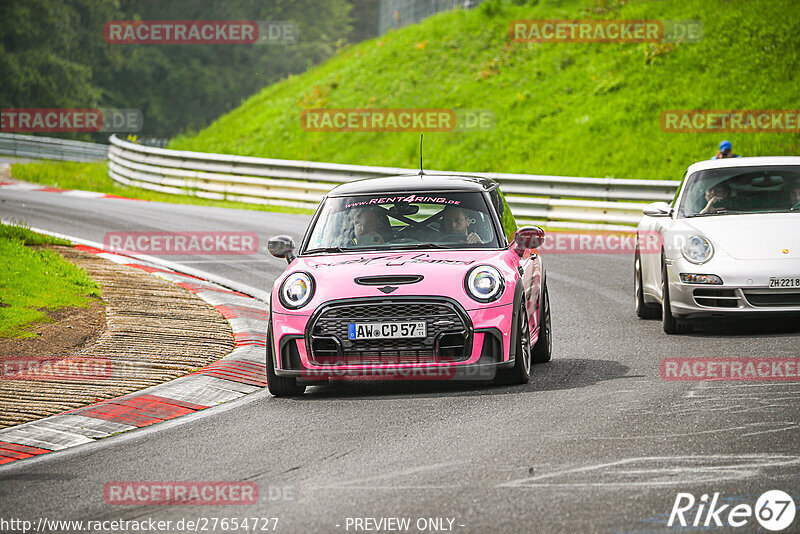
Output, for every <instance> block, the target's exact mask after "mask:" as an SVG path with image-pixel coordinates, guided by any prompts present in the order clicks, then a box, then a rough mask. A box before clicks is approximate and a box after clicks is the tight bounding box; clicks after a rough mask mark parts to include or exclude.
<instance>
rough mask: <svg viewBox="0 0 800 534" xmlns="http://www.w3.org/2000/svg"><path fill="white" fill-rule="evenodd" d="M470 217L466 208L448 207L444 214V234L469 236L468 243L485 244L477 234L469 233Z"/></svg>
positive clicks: (442, 230)
mask: <svg viewBox="0 0 800 534" xmlns="http://www.w3.org/2000/svg"><path fill="white" fill-rule="evenodd" d="M469 222H470V221H469V217H468V216H467V212H466V211H464V208H460V207H458V206H447V207H446V208H445V209H444V211H443V213H442V229H441V232H442V233H443V234H464V235H465V236H467V243H483V239H481V238H480V236H479V235H478V234H476V233H475V232H470V231H469Z"/></svg>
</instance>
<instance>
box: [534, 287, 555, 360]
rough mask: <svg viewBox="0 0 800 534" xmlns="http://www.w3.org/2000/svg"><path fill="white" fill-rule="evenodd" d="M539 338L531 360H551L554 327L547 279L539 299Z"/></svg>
mask: <svg viewBox="0 0 800 534" xmlns="http://www.w3.org/2000/svg"><path fill="white" fill-rule="evenodd" d="M539 302H540V303H539V339H537V340H536V345H534V346H533V351H532V352H531V362H533V363H544V362H549V361H550V358H552V357H553V327H552V323H551V321H550V295H549V292H548V291H547V281H545V283H544V286H543V287H542V297H541V299H540V301H539Z"/></svg>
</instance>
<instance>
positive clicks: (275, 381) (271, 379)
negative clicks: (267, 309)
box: [267, 326, 306, 397]
mask: <svg viewBox="0 0 800 534" xmlns="http://www.w3.org/2000/svg"><path fill="white" fill-rule="evenodd" d="M272 347H273V343H272V328H271V326H270V328H268V329H267V388H268V389H269V392H270V393H272V394H273V395H274V396H276V397H291V396H297V395H302V394H303V392H305V390H306V386H305V385H301V384H298V383H297V379H296V378H294V377H291V376H278V375H276V374H275V363H274V360H273V357H272V356H273V355H272Z"/></svg>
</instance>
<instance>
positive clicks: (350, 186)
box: [328, 174, 497, 197]
mask: <svg viewBox="0 0 800 534" xmlns="http://www.w3.org/2000/svg"><path fill="white" fill-rule="evenodd" d="M495 187H497V182H495V181H494V180H490V179H488V178H483V177H481V176H468V175H450V174H426V175H424V176H419V175H417V174H406V175H400V176H385V177H381V178H365V179H363V180H356V181H353V182H347V183H344V184H342V185H339V186H337V187H334V188H333V189H332V190H331V191H330V192H329V193H328V196H329V197H341V196H348V195H363V194H373V193H374V194H384V193H405V192H428V193H433V192H442V191H491V190H492V189H494V188H495Z"/></svg>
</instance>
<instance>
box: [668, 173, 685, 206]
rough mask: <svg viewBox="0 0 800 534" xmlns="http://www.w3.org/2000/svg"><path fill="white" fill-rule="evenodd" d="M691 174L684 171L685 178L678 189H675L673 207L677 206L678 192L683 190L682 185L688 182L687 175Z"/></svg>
mask: <svg viewBox="0 0 800 534" xmlns="http://www.w3.org/2000/svg"><path fill="white" fill-rule="evenodd" d="M687 174H689V173H688V172H686V173H683V180H681V182H680V184H678V187H677V189H676V190H675V196H674V197H673V199H672V207H673V208H675V207H676V206H677V205H678V194H679V193H680V192H681V187H682V186H683V184H685V183H686V176H687Z"/></svg>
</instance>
